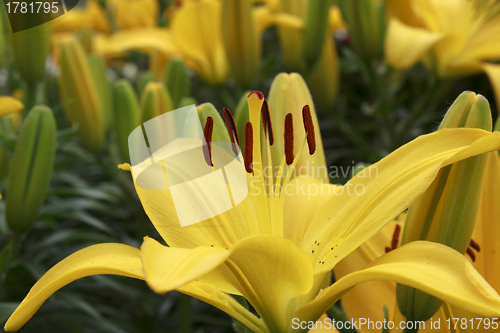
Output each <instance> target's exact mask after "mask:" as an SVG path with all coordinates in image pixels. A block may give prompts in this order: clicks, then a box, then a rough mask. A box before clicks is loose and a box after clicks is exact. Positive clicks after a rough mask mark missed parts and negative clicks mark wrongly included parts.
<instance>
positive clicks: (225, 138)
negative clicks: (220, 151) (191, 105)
mask: <svg viewBox="0 0 500 333" xmlns="http://www.w3.org/2000/svg"><path fill="white" fill-rule="evenodd" d="M196 110H197V111H198V117H199V118H200V122H201V127H202V128H204V127H205V124H206V122H207V118H208V117H212V119H213V122H214V126H213V132H212V142H231V139H229V134H228V132H227V129H226V125H225V124H224V120H223V119H222V117H221V116H220V114H219V112H217V109H216V108H215V106H213V105H212V103H203V104H201V105H199V106H197V107H196Z"/></svg>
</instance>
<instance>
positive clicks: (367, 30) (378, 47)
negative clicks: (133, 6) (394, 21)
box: [338, 0, 387, 59]
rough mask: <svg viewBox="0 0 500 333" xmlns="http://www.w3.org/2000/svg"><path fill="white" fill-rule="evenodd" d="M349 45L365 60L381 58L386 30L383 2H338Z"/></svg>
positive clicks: (357, 0) (378, 0)
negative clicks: (348, 35) (348, 36)
mask: <svg viewBox="0 0 500 333" xmlns="http://www.w3.org/2000/svg"><path fill="white" fill-rule="evenodd" d="M338 4H339V7H340V10H341V12H342V16H343V17H344V19H345V21H346V23H347V25H348V29H349V34H350V36H351V39H350V43H351V45H352V48H353V49H354V51H355V52H356V53H357V54H359V55H360V56H361V57H363V58H365V59H371V58H381V57H382V52H383V47H384V36H385V30H386V28H387V24H386V18H385V8H384V2H383V1H381V0H339V2H338Z"/></svg>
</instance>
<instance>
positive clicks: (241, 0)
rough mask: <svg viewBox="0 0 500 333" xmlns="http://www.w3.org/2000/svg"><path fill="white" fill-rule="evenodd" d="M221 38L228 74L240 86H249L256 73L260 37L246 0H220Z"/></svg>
mask: <svg viewBox="0 0 500 333" xmlns="http://www.w3.org/2000/svg"><path fill="white" fill-rule="evenodd" d="M222 17H223V18H224V19H223V20H222V40H223V42H224V48H225V50H226V55H227V58H228V60H229V65H230V73H231V75H232V76H233V77H234V78H235V79H236V81H238V82H239V83H240V84H241V85H244V86H250V85H252V83H253V81H254V80H255V76H256V74H257V73H259V67H260V57H261V45H260V36H259V33H258V32H257V28H256V24H255V22H254V18H253V15H252V2H251V1H250V0H222Z"/></svg>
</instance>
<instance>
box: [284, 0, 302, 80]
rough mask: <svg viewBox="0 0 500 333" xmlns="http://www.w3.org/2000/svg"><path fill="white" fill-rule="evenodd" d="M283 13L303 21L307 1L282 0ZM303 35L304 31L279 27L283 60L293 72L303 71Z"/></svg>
mask: <svg viewBox="0 0 500 333" xmlns="http://www.w3.org/2000/svg"><path fill="white" fill-rule="evenodd" d="M281 11H282V12H284V13H287V14H291V15H294V16H296V17H299V18H301V19H302V18H304V17H305V13H306V11H307V2H306V1H305V0H281ZM302 34H303V31H302V30H298V29H294V28H291V27H287V26H283V25H279V26H278V35H279V39H280V46H281V51H282V52H283V59H284V61H285V64H286V67H287V69H288V70H289V71H292V72H301V71H302V70H303V65H304V64H303V59H304V58H303V54H302V41H303V35H302Z"/></svg>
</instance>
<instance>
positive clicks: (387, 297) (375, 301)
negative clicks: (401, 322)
mask: <svg viewBox="0 0 500 333" xmlns="http://www.w3.org/2000/svg"><path fill="white" fill-rule="evenodd" d="M397 224H400V223H399V222H396V221H393V222H391V223H389V224H388V225H387V226H386V227H385V228H384V229H382V230H381V231H380V232H379V233H378V234H376V235H375V236H373V237H372V238H370V239H369V240H368V241H366V242H364V243H363V244H362V245H361V246H360V247H359V248H357V249H356V250H354V251H353V252H352V253H351V254H349V255H348V256H347V257H345V258H344V259H343V260H342V261H340V262H339V263H338V264H337V265H336V266H335V268H334V272H335V278H336V279H337V280H338V279H340V278H342V277H344V276H346V275H348V274H350V273H353V272H356V271H358V270H361V269H363V268H364V267H366V266H367V265H368V264H370V263H371V262H372V261H374V260H376V259H377V258H379V257H381V256H383V255H384V254H385V247H386V246H390V244H391V240H392V235H393V233H394V228H395V227H396V225H397ZM341 304H342V309H343V310H344V312H345V314H346V315H347V317H348V318H350V319H351V318H352V319H354V320H359V319H360V318H369V319H370V320H373V321H383V320H384V305H387V307H388V309H389V318H392V317H393V312H394V306H395V304H396V284H395V283H394V282H392V281H370V282H365V283H361V284H358V285H357V286H356V287H354V288H352V289H351V290H349V291H348V292H347V294H345V295H344V296H342V299H341ZM358 332H360V333H363V332H366V333H369V332H370V329H368V327H366V326H364V327H360V329H359V330H358Z"/></svg>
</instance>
